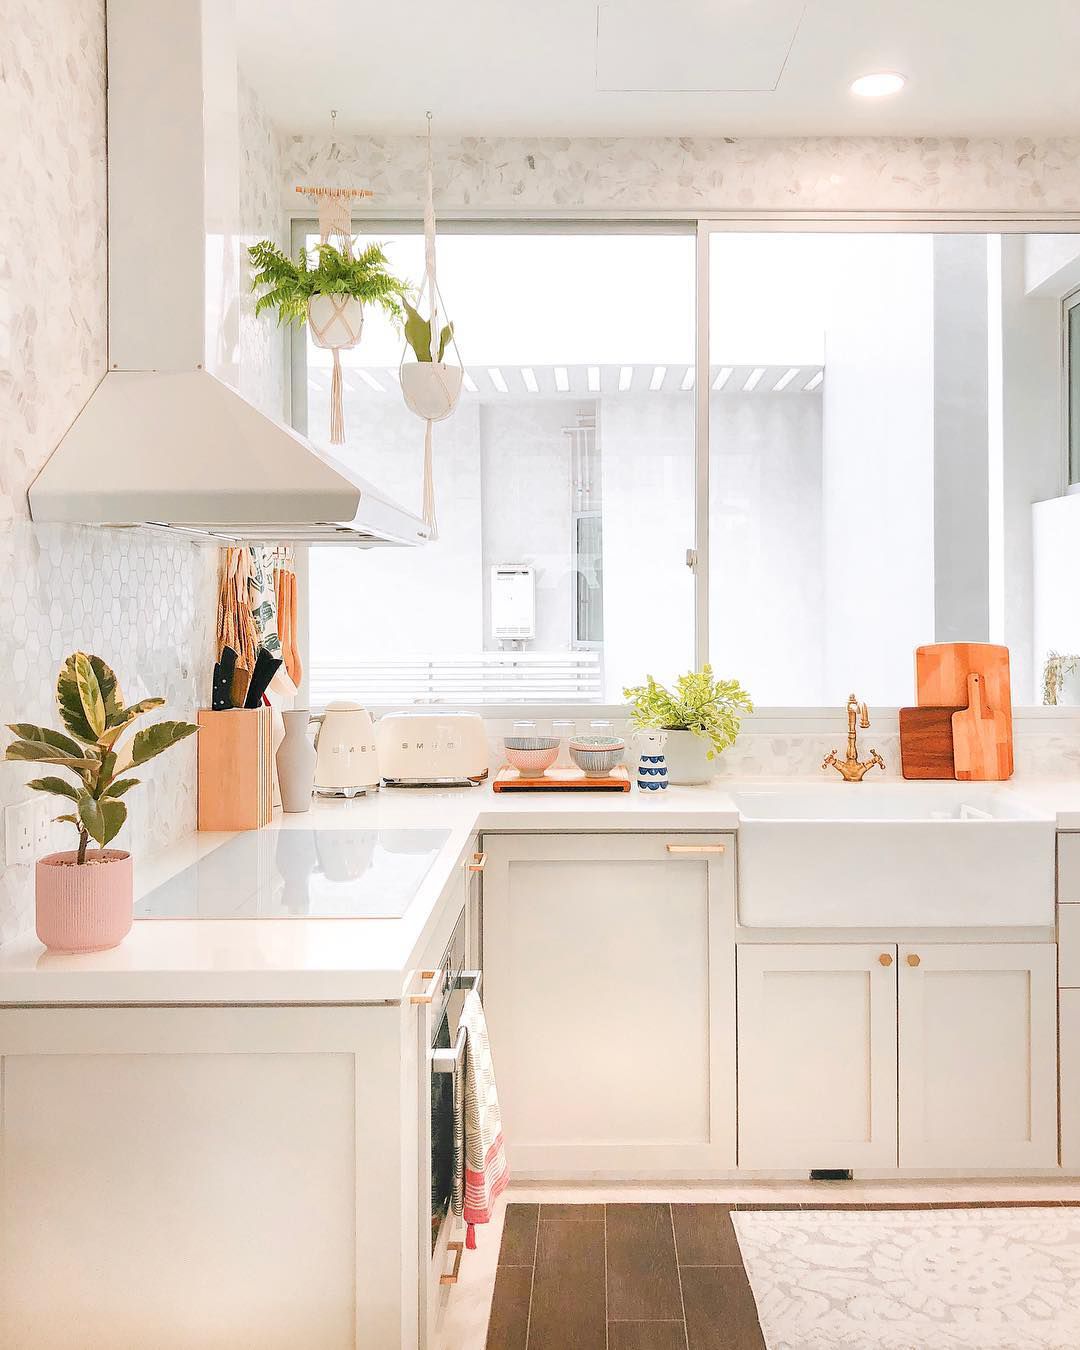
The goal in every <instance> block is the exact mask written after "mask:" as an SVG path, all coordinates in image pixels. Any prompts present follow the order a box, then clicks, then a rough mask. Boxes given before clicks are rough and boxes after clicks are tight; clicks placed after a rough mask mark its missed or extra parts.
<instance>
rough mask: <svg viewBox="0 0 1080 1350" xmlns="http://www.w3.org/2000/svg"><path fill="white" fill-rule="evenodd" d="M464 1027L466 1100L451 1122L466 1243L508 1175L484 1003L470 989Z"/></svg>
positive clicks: (471, 1243)
mask: <svg viewBox="0 0 1080 1350" xmlns="http://www.w3.org/2000/svg"><path fill="white" fill-rule="evenodd" d="M461 1025H462V1026H464V1028H465V1067H464V1078H465V1092H464V1096H465V1103H464V1110H463V1111H462V1112H461V1113H460V1115H458V1114H457V1113H455V1116H456V1119H455V1122H454V1199H453V1208H454V1213H455V1214H457V1215H459V1216H460V1217H461V1218H463V1219H464V1220H465V1223H466V1225H467V1232H466V1235H465V1245H466V1247H468V1248H469V1249H470V1250H472V1249H473V1248H474V1247H475V1246H476V1232H475V1225H476V1224H478V1223H489V1222H490V1221H491V1211H492V1209H493V1207H494V1204H495V1200H496V1197H497V1196H499V1195H500V1194H501V1193H502V1192H503V1191H504V1190H505V1189H506V1185H507V1183H508V1182H509V1180H510V1172H509V1170H508V1169H507V1166H506V1150H505V1148H504V1146H503V1132H502V1116H501V1115H500V1113H499V1094H498V1092H497V1090H496V1088H495V1066H494V1064H493V1063H492V1060H491V1046H490V1045H489V1044H488V1033H487V1019H486V1018H485V1016H484V1005H483V1004H482V1003H481V1002H480V995H479V994H477V993H476V992H475V990H474V991H473V992H471V993H469V994H468V995H466V998H465V1006H464V1007H463V1008H462V1010H461Z"/></svg>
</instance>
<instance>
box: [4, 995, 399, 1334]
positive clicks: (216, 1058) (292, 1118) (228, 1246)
mask: <svg viewBox="0 0 1080 1350" xmlns="http://www.w3.org/2000/svg"><path fill="white" fill-rule="evenodd" d="M0 1055H2V1060H0V1067H2V1071H3V1072H2V1089H3V1100H2V1117H0V1124H2V1138H0V1143H2V1151H3V1162H4V1166H3V1172H2V1176H0V1345H3V1346H11V1347H15V1346H19V1347H25V1350H66V1348H70V1350H145V1347H148V1346H153V1347H155V1350H190V1347H191V1346H196V1345H199V1346H225V1345H229V1346H259V1347H260V1350H295V1348H296V1347H297V1346H318V1347H319V1348H320V1350H355V1347H356V1346H357V1345H371V1346H375V1345H378V1346H380V1347H381V1346H386V1347H388V1350H389V1348H390V1347H393V1348H394V1350H404V1348H405V1347H409V1350H413V1348H414V1347H415V1346H416V1344H417V1308H416V1280H417V1267H416V1227H415V1225H416V1218H415V1216H416V1213H417V1207H418V1197H417V1193H416V1181H417V1175H418V1169H417V1158H416V1146H415V1139H414V1138H412V1137H403V1136H402V1130H401V1120H402V1119H403V1117H409V1118H415V1112H416V1109H417V1103H416V1091H415V1083H416V1080H417V1066H416V1030H415V1017H414V1015H413V1012H412V1010H411V1009H410V1008H409V1007H408V1005H406V1006H405V1007H404V1008H401V1007H391V1006H386V1007H370V1006H369V1007H352V1008H350V1007H280V1008H275V1007H213V1008H211V1007H191V1008H166V1007H141V1008H140V1007H134V1008H63V1009H60V1008H32V1009H3V1010H0ZM406 1295H408V1298H406Z"/></svg>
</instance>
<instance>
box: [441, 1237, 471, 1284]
mask: <svg viewBox="0 0 1080 1350" xmlns="http://www.w3.org/2000/svg"><path fill="white" fill-rule="evenodd" d="M446 1250H447V1251H448V1252H453V1253H454V1265H453V1268H452V1269H451V1270H450V1271H449V1273H447V1274H444V1275H440V1276H439V1283H440V1284H457V1282H458V1276H459V1275H460V1274H461V1258H462V1256H463V1255H464V1252H465V1244H464V1242H448V1243H447V1244H446Z"/></svg>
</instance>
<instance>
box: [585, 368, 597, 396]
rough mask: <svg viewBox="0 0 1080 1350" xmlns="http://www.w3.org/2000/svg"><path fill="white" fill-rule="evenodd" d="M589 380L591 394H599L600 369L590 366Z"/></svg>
mask: <svg viewBox="0 0 1080 1350" xmlns="http://www.w3.org/2000/svg"><path fill="white" fill-rule="evenodd" d="M587 379H588V382H589V393H590V394H598V393H599V392H600V367H599V366H590V367H589V369H588V371H587Z"/></svg>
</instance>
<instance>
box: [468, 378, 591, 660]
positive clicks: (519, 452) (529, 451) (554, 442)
mask: <svg viewBox="0 0 1080 1350" xmlns="http://www.w3.org/2000/svg"><path fill="white" fill-rule="evenodd" d="M577 411H578V405H576V404H575V403H574V402H572V401H568V400H565V399H550V400H549V399H513V400H509V401H507V402H505V403H482V404H480V405H479V431H478V435H479V440H478V451H479V454H480V459H481V481H482V484H483V499H484V511H483V516H482V530H483V555H482V559H481V561H482V563H483V568H482V570H481V571H480V572H479V573H478V574H477V575H476V576H475V577H474V578H473V581H472V583H471V584H472V586H473V587H475V588H477V589H478V590H479V591H480V592H481V595H482V597H483V621H484V631H483V638H482V641H481V643H480V645H481V646H482V647H484V648H485V649H487V650H489V651H490V650H493V649H494V650H497V649H498V648H499V646H500V645H501V644H500V643H498V642H496V641H495V640H494V639H493V638H492V636H491V568H492V567H493V566H494V565H495V564H496V563H527V564H528V565H529V566H531V567H533V568H534V569H535V580H536V638H535V640H534V641H533V642H531V643H530V644H529V645H530V647H531V648H532V650H534V651H565V650H566V649H567V648H568V647H570V645H571V641H572V639H573V605H574V581H575V579H574V572H573V539H572V536H571V507H572V501H571V456H570V441H569V438H568V437H567V436H566V435H565V433H564V428H566V427H570V426H573V425H574V415H575V413H576V412H577ZM455 416H456V414H455ZM451 421H453V419H451Z"/></svg>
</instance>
